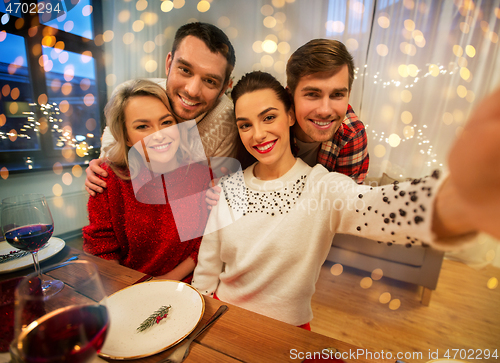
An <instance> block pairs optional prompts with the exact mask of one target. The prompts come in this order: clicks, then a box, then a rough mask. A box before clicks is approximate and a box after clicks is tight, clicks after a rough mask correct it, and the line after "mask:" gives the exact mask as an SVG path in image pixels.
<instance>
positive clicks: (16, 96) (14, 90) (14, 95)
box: [10, 87, 20, 101]
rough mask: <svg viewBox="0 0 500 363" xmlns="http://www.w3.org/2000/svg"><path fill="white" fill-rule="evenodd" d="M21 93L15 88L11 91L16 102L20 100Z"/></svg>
mask: <svg viewBox="0 0 500 363" xmlns="http://www.w3.org/2000/svg"><path fill="white" fill-rule="evenodd" d="M19 95H20V91H19V88H17V87H16V88H13V89H12V91H10V97H11V98H12V99H13V100H14V101H15V100H17V99H18V98H19Z"/></svg>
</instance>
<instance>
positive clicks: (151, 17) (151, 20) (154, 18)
mask: <svg viewBox="0 0 500 363" xmlns="http://www.w3.org/2000/svg"><path fill="white" fill-rule="evenodd" d="M141 20H142V21H143V22H144V24H146V25H155V24H156V23H157V22H158V14H156V13H152V12H150V11H146V12H144V13H142V14H141Z"/></svg>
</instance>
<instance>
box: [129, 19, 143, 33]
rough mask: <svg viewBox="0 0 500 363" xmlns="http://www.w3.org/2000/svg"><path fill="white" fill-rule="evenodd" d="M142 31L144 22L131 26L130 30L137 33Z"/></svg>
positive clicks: (138, 21)
mask: <svg viewBox="0 0 500 363" xmlns="http://www.w3.org/2000/svg"><path fill="white" fill-rule="evenodd" d="M142 29H144V22H143V21H142V20H136V21H134V23H133V24H132V30H133V31H135V32H136V33H139V32H140V31H141V30H142Z"/></svg>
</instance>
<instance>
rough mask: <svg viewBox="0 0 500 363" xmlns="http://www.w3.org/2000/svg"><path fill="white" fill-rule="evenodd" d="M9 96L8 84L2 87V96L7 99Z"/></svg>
mask: <svg viewBox="0 0 500 363" xmlns="http://www.w3.org/2000/svg"><path fill="white" fill-rule="evenodd" d="M9 94H10V86H9V85H8V84H6V85H4V86H3V87H2V95H3V96H4V97H7V96H8V95H9Z"/></svg>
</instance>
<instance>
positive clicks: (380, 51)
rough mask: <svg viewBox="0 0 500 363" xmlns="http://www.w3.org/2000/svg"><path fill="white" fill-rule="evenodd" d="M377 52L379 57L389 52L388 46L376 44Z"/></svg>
mask: <svg viewBox="0 0 500 363" xmlns="http://www.w3.org/2000/svg"><path fill="white" fill-rule="evenodd" d="M377 54H378V55H379V56H381V57H385V56H386V55H387V54H389V48H388V47H387V45H385V44H379V45H377Z"/></svg>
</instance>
